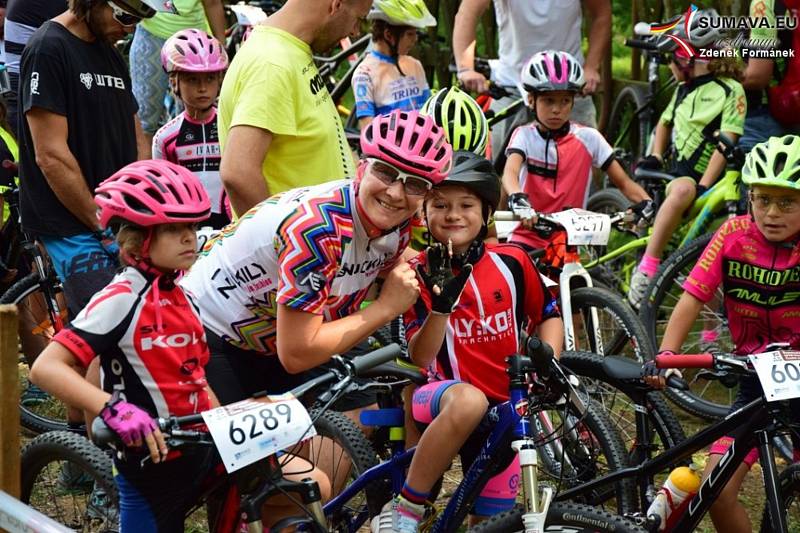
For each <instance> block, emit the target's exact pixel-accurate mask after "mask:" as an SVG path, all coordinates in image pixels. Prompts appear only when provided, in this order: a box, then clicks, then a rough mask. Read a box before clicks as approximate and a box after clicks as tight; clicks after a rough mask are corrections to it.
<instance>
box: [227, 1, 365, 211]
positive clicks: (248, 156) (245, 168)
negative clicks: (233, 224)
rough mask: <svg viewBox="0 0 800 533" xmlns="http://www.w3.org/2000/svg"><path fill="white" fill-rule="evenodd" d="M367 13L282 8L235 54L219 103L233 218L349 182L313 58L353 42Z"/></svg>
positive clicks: (348, 166)
mask: <svg viewBox="0 0 800 533" xmlns="http://www.w3.org/2000/svg"><path fill="white" fill-rule="evenodd" d="M370 6H371V1H370V0H288V1H287V2H286V4H284V6H283V7H282V8H281V9H280V10H279V11H278V12H277V13H275V14H274V15H272V16H271V17H270V18H269V19H267V20H266V21H265V22H263V23H262V24H261V25H259V26H256V27H255V28H254V30H253V32H252V34H251V35H250V37H249V38H248V40H247V41H246V42H245V44H244V45H243V46H242V48H241V49H240V50H239V52H238V53H237V54H236V57H235V58H234V59H233V62H232V63H231V66H230V68H229V70H228V73H227V75H226V76H225V81H224V82H223V84H222V91H221V94H220V103H219V136H220V143H221V145H222V162H221V165H220V176H221V177H222V182H223V184H224V185H225V189H226V191H227V192H228V195H229V197H230V200H231V206H232V207H233V210H234V212H235V213H237V214H239V215H241V214H242V213H244V212H245V211H247V210H248V209H250V208H251V207H253V206H254V205H256V204H257V203H259V202H260V201H262V200H264V199H265V198H267V197H268V196H270V195H273V194H276V193H279V192H282V191H285V190H288V189H291V188H294V187H301V186H304V185H314V184H318V183H323V182H326V181H329V180H333V179H341V178H343V177H345V176H353V175H354V174H355V168H354V165H353V159H352V156H351V154H350V149H349V148H348V145H347V141H346V139H345V136H344V129H343V128H342V124H341V121H340V120H339V116H338V114H337V111H336V106H335V104H334V102H333V101H332V100H331V97H330V94H329V93H328V90H327V88H326V87H325V82H324V80H323V79H322V78H321V77H320V75H319V72H318V71H317V68H316V66H315V65H314V60H313V58H312V52H314V53H322V52H325V51H327V50H329V49H330V48H331V47H332V46H334V45H335V44H336V43H337V42H338V41H339V40H340V39H342V38H344V37H346V36H348V35H356V34H357V33H358V27H359V21H360V20H361V19H363V18H364V17H366V15H367V13H368V12H369V8H370Z"/></svg>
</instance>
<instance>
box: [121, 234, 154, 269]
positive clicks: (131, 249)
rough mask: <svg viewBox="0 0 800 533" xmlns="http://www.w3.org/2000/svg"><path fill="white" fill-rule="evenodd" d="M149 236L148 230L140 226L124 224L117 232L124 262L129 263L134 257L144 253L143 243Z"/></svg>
mask: <svg viewBox="0 0 800 533" xmlns="http://www.w3.org/2000/svg"><path fill="white" fill-rule="evenodd" d="M146 238H147V230H146V229H144V228H140V227H138V226H122V227H121V228H120V230H119V232H118V233H117V244H119V257H120V259H121V260H122V262H123V263H124V264H129V263H130V261H131V259H133V258H134V257H140V256H141V254H142V245H144V240H145V239H146Z"/></svg>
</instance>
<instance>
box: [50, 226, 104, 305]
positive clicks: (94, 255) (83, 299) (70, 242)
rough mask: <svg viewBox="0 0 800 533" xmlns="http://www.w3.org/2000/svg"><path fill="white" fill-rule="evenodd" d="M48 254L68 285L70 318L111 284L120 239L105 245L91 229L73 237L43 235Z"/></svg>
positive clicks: (64, 283) (64, 282)
mask: <svg viewBox="0 0 800 533" xmlns="http://www.w3.org/2000/svg"><path fill="white" fill-rule="evenodd" d="M39 240H40V241H41V242H42V244H44V248H45V250H47V255H49V256H50V260H51V262H52V263H53V268H54V269H55V271H56V274H57V275H58V277H59V279H60V280H61V282H62V284H63V286H64V296H65V297H66V299H67V307H68V308H69V314H70V318H73V317H75V316H76V315H77V314H78V313H79V312H80V310H81V309H83V308H84V306H86V304H87V303H89V300H91V298H92V296H94V295H95V294H96V293H97V292H99V291H100V290H101V289H102V288H103V287H105V286H106V285H108V284H109V282H110V281H111V279H112V278H113V277H114V274H115V273H116V271H117V268H119V258H118V254H119V248H118V247H117V245H116V243H113V245H110V246H106V245H103V244H102V243H101V242H100V241H99V240H98V239H97V238H96V237H95V236H94V235H92V234H91V233H81V234H78V235H72V236H70V237H50V236H41V237H39Z"/></svg>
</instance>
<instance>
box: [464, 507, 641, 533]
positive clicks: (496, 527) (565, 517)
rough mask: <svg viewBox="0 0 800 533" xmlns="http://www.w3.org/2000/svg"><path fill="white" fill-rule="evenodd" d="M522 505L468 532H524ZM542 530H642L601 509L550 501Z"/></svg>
mask: <svg viewBox="0 0 800 533" xmlns="http://www.w3.org/2000/svg"><path fill="white" fill-rule="evenodd" d="M523 512H524V510H523V508H522V506H521V505H517V506H515V507H514V508H513V509H512V510H510V511H505V512H502V513H500V514H497V515H495V516H493V517H491V518H489V519H488V520H486V521H485V522H481V523H480V524H478V525H477V526H475V527H473V528H471V529H470V530H469V531H470V532H471V533H473V532H474V533H516V532H520V533H522V532H524V531H525V525H524V524H523V523H522V513H523ZM544 531H552V532H553V533H555V532H563V533H578V532H586V533H594V532H598V531H606V532H609V533H612V532H613V533H626V532H627V533H639V532H644V531H645V530H644V529H642V528H640V527H638V526H636V525H635V524H634V523H632V522H630V521H628V520H626V519H625V518H623V517H621V516H617V515H613V514H611V513H609V512H607V511H603V510H602V509H596V508H594V507H591V506H589V505H581V504H578V503H571V502H553V503H551V504H550V508H549V509H547V518H546V519H545V528H544Z"/></svg>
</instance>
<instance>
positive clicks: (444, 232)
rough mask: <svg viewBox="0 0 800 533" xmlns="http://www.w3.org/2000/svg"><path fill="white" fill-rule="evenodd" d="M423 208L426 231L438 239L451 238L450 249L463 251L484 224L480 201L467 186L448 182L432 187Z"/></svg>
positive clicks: (441, 240) (440, 240)
mask: <svg viewBox="0 0 800 533" xmlns="http://www.w3.org/2000/svg"><path fill="white" fill-rule="evenodd" d="M425 210H426V215H427V221H428V231H430V232H431V235H432V236H433V238H434V239H436V240H437V241H439V242H441V243H445V244H446V243H447V241H448V239H450V240H452V241H453V251H454V252H456V253H462V252H465V251H466V250H467V248H469V245H470V244H472V241H474V240H475V239H476V238H477V237H478V233H480V231H481V228H482V227H483V203H482V202H481V199H480V198H479V197H478V196H477V195H476V194H475V193H473V192H472V191H470V190H469V189H467V188H466V187H460V186H458V185H451V186H447V187H440V188H437V189H435V190H433V191H431V193H430V196H429V197H428V199H427V200H426V203H425Z"/></svg>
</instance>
